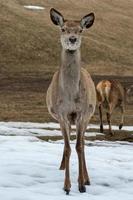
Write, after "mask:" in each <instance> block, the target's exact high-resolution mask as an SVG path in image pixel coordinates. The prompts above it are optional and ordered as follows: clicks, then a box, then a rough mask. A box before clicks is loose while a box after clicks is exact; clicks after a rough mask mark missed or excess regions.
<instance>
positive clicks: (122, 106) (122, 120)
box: [119, 105, 125, 130]
mask: <svg viewBox="0 0 133 200" xmlns="http://www.w3.org/2000/svg"><path fill="white" fill-rule="evenodd" d="M120 110H121V122H120V125H119V129H120V130H121V129H122V127H123V123H124V113H125V108H124V105H121V106H120Z"/></svg>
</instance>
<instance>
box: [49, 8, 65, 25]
mask: <svg viewBox="0 0 133 200" xmlns="http://www.w3.org/2000/svg"><path fill="white" fill-rule="evenodd" d="M50 18H51V20H52V22H53V23H54V24H55V25H58V26H61V27H62V26H63V25H64V18H63V16H62V14H61V13H59V12H58V11H57V10H55V9H54V8H51V10H50Z"/></svg>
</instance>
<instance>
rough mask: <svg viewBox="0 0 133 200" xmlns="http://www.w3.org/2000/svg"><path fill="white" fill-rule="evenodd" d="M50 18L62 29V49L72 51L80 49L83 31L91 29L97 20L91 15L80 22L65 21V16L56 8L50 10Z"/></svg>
mask: <svg viewBox="0 0 133 200" xmlns="http://www.w3.org/2000/svg"><path fill="white" fill-rule="evenodd" d="M50 17H51V20H52V22H53V23H54V24H55V25H57V26H59V28H60V31H61V44H62V47H63V48H64V49H66V50H70V51H74V50H76V49H78V48H79V47H80V45H81V34H82V32H83V30H85V29H88V28H90V27H91V26H92V24H93V22H94V19H95V16H94V13H90V14H88V15H85V16H84V17H83V18H82V19H81V20H79V21H75V20H65V19H64V17H63V15H62V14H61V13H60V12H58V11H57V10H55V9H54V8H52V9H51V10H50Z"/></svg>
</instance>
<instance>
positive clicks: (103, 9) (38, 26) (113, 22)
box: [0, 0, 133, 124]
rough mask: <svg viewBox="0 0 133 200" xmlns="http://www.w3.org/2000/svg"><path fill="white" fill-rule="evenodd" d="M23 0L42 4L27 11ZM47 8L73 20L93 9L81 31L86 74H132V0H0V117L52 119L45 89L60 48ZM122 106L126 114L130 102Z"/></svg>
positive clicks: (2, 118) (55, 65)
mask: <svg viewBox="0 0 133 200" xmlns="http://www.w3.org/2000/svg"><path fill="white" fill-rule="evenodd" d="M28 4H32V5H40V6H44V7H45V8H46V9H45V10H43V11H30V10H27V9H25V8H24V7H23V5H28ZM51 7H55V8H56V9H59V10H60V11H61V12H62V13H63V14H64V16H65V17H68V18H74V19H77V18H78V19H80V18H81V17H82V16H84V15H85V14H87V13H88V12H91V11H93V12H95V15H96V21H95V23H94V26H93V27H92V28H91V29H90V30H89V31H86V33H84V37H83V43H82V61H83V65H84V66H85V67H86V68H87V69H88V71H90V72H91V74H93V75H110V76H111V75H117V76H118V75H119V76H122V77H125V76H132V77H133V39H132V35H133V20H132V19H133V12H132V9H133V1H132V0H127V1H124V0H121V1H118V0H115V1H110V0H103V1H101V2H99V1H98V0H95V1H93V0H90V1H88V0H82V1H80V0H69V1H67V0H63V1H62V0H58V1H48V0H12V1H11V0H1V1H0V79H1V82H0V91H1V92H0V119H1V120H17V121H48V120H50V119H51V118H50V116H49V115H48V113H47V109H46V105H45V92H46V89H47V87H48V84H49V81H50V79H51V76H52V74H53V73H54V72H55V71H56V70H57V69H58V65H59V58H60V50H61V49H60V42H59V33H58V29H57V27H55V26H53V24H52V23H51V21H50V19H49V10H50V8H51ZM95 80H96V81H97V79H95ZM123 80H124V78H123ZM127 81H128V78H127ZM129 84H131V81H129V83H128V84H126V85H129ZM132 84H133V83H132ZM127 110H128V112H129V113H130V116H131V114H132V112H131V110H133V109H132V105H130V107H129V106H128V109H127ZM129 118H130V117H129ZM130 122H131V121H130ZM127 123H128V120H127ZM129 124H130V123H129Z"/></svg>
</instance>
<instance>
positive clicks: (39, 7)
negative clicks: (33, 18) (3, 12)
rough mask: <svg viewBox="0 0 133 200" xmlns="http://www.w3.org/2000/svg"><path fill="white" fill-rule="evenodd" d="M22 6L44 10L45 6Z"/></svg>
mask: <svg viewBox="0 0 133 200" xmlns="http://www.w3.org/2000/svg"><path fill="white" fill-rule="evenodd" d="M24 8H26V9H30V10H44V9H45V8H44V7H42V6H33V5H25V6H24Z"/></svg>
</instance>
